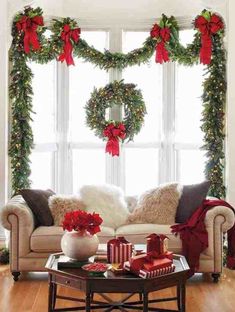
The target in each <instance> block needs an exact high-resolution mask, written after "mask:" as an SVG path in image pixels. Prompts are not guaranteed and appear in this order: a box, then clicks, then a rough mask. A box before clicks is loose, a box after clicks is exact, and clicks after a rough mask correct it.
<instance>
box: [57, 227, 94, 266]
mask: <svg viewBox="0 0 235 312" xmlns="http://www.w3.org/2000/svg"><path fill="white" fill-rule="evenodd" d="M98 245H99V239H98V237H97V235H91V234H90V233H89V232H84V233H80V232H76V231H73V232H66V233H65V234H64V235H63V237H62V239H61V249H62V251H63V253H64V254H65V255H66V256H68V257H69V258H71V259H75V260H79V261H86V260H87V259H88V258H89V257H91V256H93V255H95V253H96V251H97V249H98Z"/></svg>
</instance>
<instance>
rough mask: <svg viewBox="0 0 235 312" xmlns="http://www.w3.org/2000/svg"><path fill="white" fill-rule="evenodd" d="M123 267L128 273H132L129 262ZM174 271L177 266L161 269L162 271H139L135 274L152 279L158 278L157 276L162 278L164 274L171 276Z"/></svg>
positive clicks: (172, 265)
mask: <svg viewBox="0 0 235 312" xmlns="http://www.w3.org/2000/svg"><path fill="white" fill-rule="evenodd" d="M123 267H124V269H125V270H126V271H131V266H130V262H129V261H126V262H125V263H124V265H123ZM174 271H175V265H174V264H171V265H169V266H167V267H165V268H161V269H157V270H153V271H146V270H139V272H134V273H137V275H138V276H139V277H142V278H151V277H156V276H160V275H164V274H169V273H172V272H174Z"/></svg>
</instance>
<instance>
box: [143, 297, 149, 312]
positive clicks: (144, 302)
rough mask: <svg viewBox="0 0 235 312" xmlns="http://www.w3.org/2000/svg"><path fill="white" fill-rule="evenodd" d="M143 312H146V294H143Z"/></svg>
mask: <svg viewBox="0 0 235 312" xmlns="http://www.w3.org/2000/svg"><path fill="white" fill-rule="evenodd" d="M143 312H148V293H144V294H143Z"/></svg>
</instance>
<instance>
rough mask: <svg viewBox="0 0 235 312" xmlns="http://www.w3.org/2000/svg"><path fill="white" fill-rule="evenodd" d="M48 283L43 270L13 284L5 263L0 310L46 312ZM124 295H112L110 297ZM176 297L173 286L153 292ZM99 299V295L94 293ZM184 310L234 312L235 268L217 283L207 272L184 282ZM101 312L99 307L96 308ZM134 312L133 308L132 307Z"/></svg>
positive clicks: (0, 271)
mask: <svg viewBox="0 0 235 312" xmlns="http://www.w3.org/2000/svg"><path fill="white" fill-rule="evenodd" d="M58 291H59V294H60V295H62V294H63V295H69V296H75V297H76V296H83V294H82V293H80V292H78V291H75V290H70V289H68V288H62V287H59V288H58ZM47 296H48V284H47V274H46V273H28V274H24V275H23V276H21V278H20V280H19V281H18V282H17V283H15V282H14V281H13V279H12V277H11V275H10V272H9V269H8V267H7V266H0V311H1V312H31V311H33V312H46V311H47V298H48V297H47ZM122 296H124V295H120V294H113V295H110V297H111V298H112V299H113V300H116V301H117V300H119V299H121V298H122ZM171 296H175V289H174V288H168V289H165V290H164V291H159V292H155V293H152V294H151V295H150V299H153V298H156V297H171ZM97 298H98V296H97ZM186 299H187V302H186V311H187V312H234V311H235V271H230V270H227V269H225V270H224V273H223V275H222V278H221V281H220V282H219V283H218V284H214V283H212V282H211V279H210V276H209V275H201V274H197V275H196V276H195V277H193V278H192V279H190V280H189V281H188V283H187V295H186ZM70 306H72V304H71V303H70V302H65V301H63V300H58V304H57V307H70ZM158 307H162V308H169V309H170V308H171V309H174V308H176V305H175V303H174V302H168V303H161V304H159V305H158ZM98 311H101V310H98ZM133 311H134V310H133Z"/></svg>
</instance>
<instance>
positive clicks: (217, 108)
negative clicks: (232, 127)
mask: <svg viewBox="0 0 235 312" xmlns="http://www.w3.org/2000/svg"><path fill="white" fill-rule="evenodd" d="M24 15H26V16H31V17H32V16H37V15H42V10H41V9H40V8H37V9H31V8H27V9H25V11H24V12H21V13H18V14H17V15H16V17H15V19H14V22H13V25H12V37H13V41H12V48H11V53H10V59H11V61H12V66H13V67H12V71H11V85H10V97H11V100H12V128H11V139H10V148H9V154H10V156H11V167H12V184H13V190H14V191H15V192H16V191H17V190H18V189H20V188H23V187H28V186H29V185H30V181H29V175H30V166H29V156H30V153H31V150H32V148H33V135H32V130H31V127H30V121H31V118H32V117H31V113H32V95H33V91H32V86H31V85H32V73H31V70H30V68H29V67H28V66H27V61H29V60H32V61H36V62H38V63H47V62H49V61H50V60H53V59H57V58H58V56H59V55H60V53H61V52H62V43H61V40H60V34H61V29H62V27H63V26H64V25H65V24H66V23H71V24H72V25H73V26H74V27H77V23H76V21H74V20H72V19H70V18H66V19H60V20H54V24H53V26H52V36H51V37H50V38H46V37H45V36H44V32H45V30H46V28H45V27H39V28H38V30H37V34H38V37H39V41H40V44H41V49H40V50H39V51H31V52H30V53H28V54H25V52H24V50H23V33H21V32H19V31H18V30H17V28H16V23H17V21H19V19H20V18H21V17H22V16H24ZM202 15H203V16H205V18H208V16H209V17H210V16H211V13H210V12H208V11H206V10H204V11H203V12H202ZM159 26H160V27H168V28H170V40H169V41H167V42H166V43H165V46H166V49H167V50H168V52H169V57H170V59H171V60H172V61H175V62H178V63H180V64H183V65H189V66H191V65H193V64H196V63H198V62H199V51H200V46H201V40H200V33H199V32H196V33H195V37H194V40H193V42H192V43H191V44H189V45H187V46H186V47H184V46H182V45H181V44H180V43H179V31H178V30H179V29H178V25H177V21H176V20H175V18H174V17H170V18H167V17H166V16H165V15H163V16H162V19H161V20H160V22H159ZM223 35H224V34H223V32H218V33H216V34H214V35H213V36H212V40H213V51H212V62H211V63H210V64H209V65H207V66H206V67H205V70H206V72H207V77H206V79H205V81H204V84H203V85H204V92H203V96H202V100H203V108H204V109H203V118H202V130H203V132H204V143H205V144H204V146H203V149H204V150H205V151H206V155H207V159H208V160H207V165H206V176H207V177H208V178H209V180H210V181H211V189H210V192H211V195H213V196H216V197H219V198H221V197H224V196H225V188H224V179H223V160H224V152H223V144H224V123H225V122H224V115H225V102H226V99H225V97H226V72H225V71H226V60H225V50H224V46H223ZM157 42H158V39H156V38H152V37H151V36H149V37H148V38H147V39H146V41H145V42H144V44H143V46H142V47H141V48H139V49H135V50H133V51H131V52H129V53H127V54H123V53H111V52H109V51H104V53H102V52H100V51H98V50H96V49H95V48H94V47H92V46H89V44H88V43H87V42H86V41H85V40H84V39H80V40H79V41H78V42H77V43H74V42H73V55H74V56H77V57H82V58H83V59H84V60H85V61H89V62H92V63H93V64H95V65H96V66H98V67H100V68H101V69H106V70H108V69H110V68H119V69H123V68H125V67H127V66H133V65H136V64H141V63H145V62H147V61H148V60H149V58H150V57H151V56H152V55H153V53H154V51H155V46H156V43H157ZM78 70H79V68H78Z"/></svg>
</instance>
